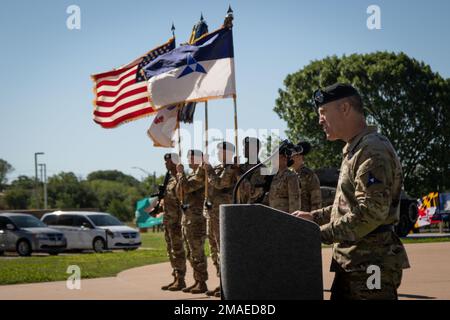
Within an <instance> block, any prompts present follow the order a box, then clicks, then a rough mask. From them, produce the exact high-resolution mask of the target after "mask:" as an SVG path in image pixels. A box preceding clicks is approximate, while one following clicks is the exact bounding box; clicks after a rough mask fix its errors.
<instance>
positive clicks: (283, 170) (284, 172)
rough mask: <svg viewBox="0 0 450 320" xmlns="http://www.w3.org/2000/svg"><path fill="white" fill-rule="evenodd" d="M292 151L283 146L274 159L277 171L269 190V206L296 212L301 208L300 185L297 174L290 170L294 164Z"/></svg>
mask: <svg viewBox="0 0 450 320" xmlns="http://www.w3.org/2000/svg"><path fill="white" fill-rule="evenodd" d="M291 153H292V151H291V150H290V149H288V148H282V149H281V150H280V151H279V154H278V157H276V158H275V159H274V160H275V161H274V168H275V169H277V173H276V174H275V176H274V177H273V180H272V184H271V185H270V190H269V206H271V207H272V208H275V209H278V210H281V211H285V212H288V213H290V212H294V211H297V210H299V209H300V208H301V199H300V186H299V184H298V178H297V175H296V174H295V173H294V172H292V171H291V170H289V166H290V165H292V160H291V159H290V157H291Z"/></svg>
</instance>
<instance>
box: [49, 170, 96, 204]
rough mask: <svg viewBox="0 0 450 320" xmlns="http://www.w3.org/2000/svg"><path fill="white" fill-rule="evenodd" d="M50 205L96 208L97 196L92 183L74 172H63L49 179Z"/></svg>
mask: <svg viewBox="0 0 450 320" xmlns="http://www.w3.org/2000/svg"><path fill="white" fill-rule="evenodd" d="M47 189H48V204H49V207H53V208H60V209H69V208H96V207H97V206H98V200H97V196H96V195H95V194H94V192H93V191H92V189H91V188H90V185H89V184H87V183H84V182H82V181H79V180H78V178H77V177H76V176H75V174H74V173H72V172H61V173H59V174H56V175H54V176H51V177H50V178H49V179H48V187H47Z"/></svg>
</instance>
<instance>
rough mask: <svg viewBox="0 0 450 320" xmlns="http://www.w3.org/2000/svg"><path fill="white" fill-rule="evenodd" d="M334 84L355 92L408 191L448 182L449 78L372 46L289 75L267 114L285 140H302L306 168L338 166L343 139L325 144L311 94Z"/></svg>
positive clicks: (445, 185)
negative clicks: (307, 149)
mask: <svg viewBox="0 0 450 320" xmlns="http://www.w3.org/2000/svg"><path fill="white" fill-rule="evenodd" d="M335 82H346V83H351V84H353V85H354V86H355V87H357V88H358V89H359V91H360V93H361V96H362V99H363V103H364V107H365V112H366V115H367V119H368V121H369V123H372V124H375V125H377V127H378V128H379V130H380V132H381V133H382V134H384V135H386V136H387V137H388V138H389V139H390V140H391V142H392V144H393V145H394V147H395V148H396V150H397V152H398V155H399V157H400V159H401V161H402V165H403V170H404V176H405V189H406V190H407V191H408V192H410V193H411V194H413V195H415V196H420V195H422V194H424V193H428V192H430V191H433V190H438V189H439V191H444V190H446V189H447V190H448V189H449V188H450V180H449V179H450V178H449V177H450V162H449V157H448V156H447V155H448V151H449V150H450V132H449V131H450V129H449V127H450V114H449V109H450V79H443V78H442V77H441V76H440V75H439V74H438V73H435V72H433V71H432V70H431V68H430V66H428V65H426V64H424V63H423V62H419V61H417V60H415V59H412V58H410V57H408V56H407V55H406V54H404V53H398V54H396V53H389V52H376V53H371V54H353V55H350V56H343V57H336V56H332V57H327V58H325V59H323V60H318V61H313V62H311V63H310V64H308V65H307V66H305V67H304V68H303V69H301V70H300V71H298V72H296V73H293V74H290V75H288V76H287V77H286V79H285V81H284V85H285V88H284V89H280V90H279V97H278V98H277V100H276V107H275V108H274V110H275V112H276V113H277V114H278V115H279V116H280V117H281V118H282V119H284V120H285V121H286V122H287V125H288V131H287V134H288V136H289V138H290V139H292V140H301V139H302V140H303V139H304V140H308V141H310V142H311V143H312V145H313V147H314V148H313V151H312V152H311V154H310V155H308V158H307V161H308V163H309V164H310V165H311V166H312V167H314V168H319V167H338V166H339V164H340V162H341V155H342V151H341V150H342V147H343V143H336V142H328V141H326V140H325V135H324V133H323V131H322V128H321V127H320V126H319V124H318V115H317V112H316V111H315V110H314V108H313V105H314V101H313V99H312V94H313V92H314V90H315V89H317V88H318V87H324V86H327V85H330V84H333V83H335Z"/></svg>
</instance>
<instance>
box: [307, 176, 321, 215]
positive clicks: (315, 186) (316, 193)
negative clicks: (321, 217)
mask: <svg viewBox="0 0 450 320" xmlns="http://www.w3.org/2000/svg"><path fill="white" fill-rule="evenodd" d="M310 190H311V191H310V192H311V200H310V201H311V211H314V210H316V209H320V208H322V193H321V191H320V181H319V177H317V175H316V174H315V173H313V174H312V176H311V181H310Z"/></svg>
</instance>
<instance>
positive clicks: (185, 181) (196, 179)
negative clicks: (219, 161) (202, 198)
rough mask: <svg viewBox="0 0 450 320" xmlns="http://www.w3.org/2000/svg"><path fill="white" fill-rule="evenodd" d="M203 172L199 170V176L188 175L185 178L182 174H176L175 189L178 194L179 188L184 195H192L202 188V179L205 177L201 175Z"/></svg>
mask: <svg viewBox="0 0 450 320" xmlns="http://www.w3.org/2000/svg"><path fill="white" fill-rule="evenodd" d="M201 172H203V171H202V170H199V174H195V175H190V176H188V177H186V175H185V174H184V173H178V174H177V177H178V181H179V183H178V185H177V189H178V192H180V188H182V189H183V192H184V193H185V194H186V193H193V192H195V191H197V190H199V189H201V188H203V187H204V179H205V176H204V175H203V174H201Z"/></svg>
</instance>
